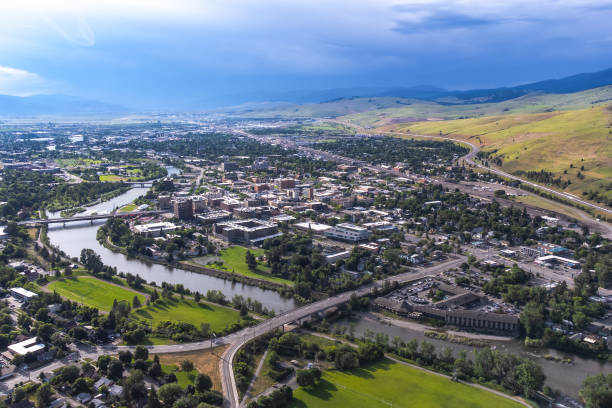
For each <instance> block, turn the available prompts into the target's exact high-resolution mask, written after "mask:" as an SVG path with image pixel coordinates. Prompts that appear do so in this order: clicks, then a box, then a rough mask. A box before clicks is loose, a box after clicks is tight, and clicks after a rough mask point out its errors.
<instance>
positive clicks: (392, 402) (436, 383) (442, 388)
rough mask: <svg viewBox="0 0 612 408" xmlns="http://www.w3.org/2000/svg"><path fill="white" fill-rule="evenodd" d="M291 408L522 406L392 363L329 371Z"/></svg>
mask: <svg viewBox="0 0 612 408" xmlns="http://www.w3.org/2000/svg"><path fill="white" fill-rule="evenodd" d="M293 396H294V402H293V403H292V404H291V405H290V407H291V408H305V407H308V408H326V407H330V408H331V407H351V408H379V407H380V408H388V407H390V406H393V407H406V408H412V407H419V408H421V407H422V408H434V407H436V408H438V407H439V408H480V407H482V408H488V407H495V408H518V407H521V406H522V405H520V404H519V403H517V402H515V401H511V400H509V399H507V398H503V397H500V396H498V395H495V394H493V393H490V392H487V391H484V390H481V389H478V388H474V387H470V386H468V385H464V384H459V383H456V382H453V381H451V380H449V379H447V378H444V377H440V376H437V375H435V374H431V373H427V372H424V371H421V370H418V369H416V368H413V367H409V366H406V365H403V364H399V363H393V362H391V361H390V360H384V361H381V362H378V363H375V364H371V365H369V366H366V367H362V368H358V369H356V370H351V371H337V370H327V371H325V372H324V373H323V377H322V378H321V381H320V382H319V384H317V385H316V386H314V387H307V388H304V387H300V388H298V389H297V390H296V391H294V393H293Z"/></svg>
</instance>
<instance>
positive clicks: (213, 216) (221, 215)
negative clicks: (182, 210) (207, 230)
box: [195, 210, 232, 225]
mask: <svg viewBox="0 0 612 408" xmlns="http://www.w3.org/2000/svg"><path fill="white" fill-rule="evenodd" d="M195 217H196V220H197V221H198V222H200V223H202V224H205V225H210V224H216V223H218V222H222V221H227V220H229V219H231V218H232V213H231V212H229V211H225V210H216V211H208V212H204V213H202V214H198V215H196V216H195Z"/></svg>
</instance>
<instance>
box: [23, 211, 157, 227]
mask: <svg viewBox="0 0 612 408" xmlns="http://www.w3.org/2000/svg"><path fill="white" fill-rule="evenodd" d="M164 212H165V211H160V210H154V211H131V212H120V213H111V214H92V215H77V216H75V217H59V218H48V219H40V220H27V221H20V222H19V224H20V225H28V226H38V225H49V224H66V223H67V222H77V221H92V222H93V221H94V220H104V219H107V218H117V217H133V216H136V215H157V214H162V213H164Z"/></svg>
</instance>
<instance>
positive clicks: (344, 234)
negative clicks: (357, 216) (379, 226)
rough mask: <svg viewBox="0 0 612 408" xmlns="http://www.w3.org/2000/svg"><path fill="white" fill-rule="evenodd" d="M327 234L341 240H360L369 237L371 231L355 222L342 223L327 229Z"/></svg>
mask: <svg viewBox="0 0 612 408" xmlns="http://www.w3.org/2000/svg"><path fill="white" fill-rule="evenodd" d="M325 236H326V237H328V238H331V239H339V240H341V241H348V242H359V241H365V240H366V239H368V237H369V236H370V231H368V230H367V229H366V228H363V227H360V226H358V225H355V224H349V223H342V224H338V225H336V226H335V227H333V228H330V229H329V230H327V231H325Z"/></svg>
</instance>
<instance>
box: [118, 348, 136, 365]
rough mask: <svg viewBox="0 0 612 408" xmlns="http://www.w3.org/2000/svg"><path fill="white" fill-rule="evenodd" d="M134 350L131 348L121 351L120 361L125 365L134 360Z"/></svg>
mask: <svg viewBox="0 0 612 408" xmlns="http://www.w3.org/2000/svg"><path fill="white" fill-rule="evenodd" d="M132 358H133V356H132V352H131V351H130V350H124V351H120V352H119V361H121V362H122V363H123V364H124V365H128V364H130V363H131V362H132Z"/></svg>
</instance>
